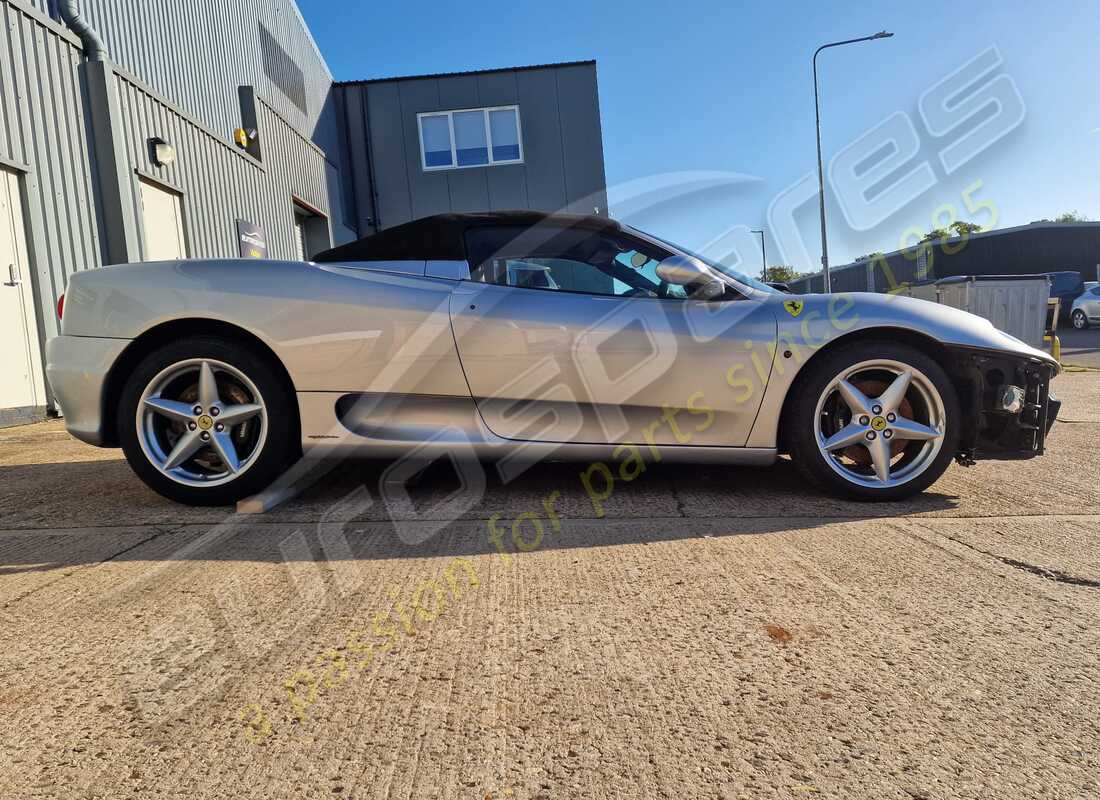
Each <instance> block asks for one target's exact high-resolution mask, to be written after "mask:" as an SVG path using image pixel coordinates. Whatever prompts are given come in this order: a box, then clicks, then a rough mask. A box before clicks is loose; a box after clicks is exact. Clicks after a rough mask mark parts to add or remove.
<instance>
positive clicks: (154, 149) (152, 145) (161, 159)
mask: <svg viewBox="0 0 1100 800" xmlns="http://www.w3.org/2000/svg"><path fill="white" fill-rule="evenodd" d="M149 154H150V156H152V159H153V163H154V164H155V165H156V166H158V167H167V166H168V165H169V164H172V163H174V162H175V160H176V148H174V147H172V145H170V144H168V142H166V141H164V140H163V139H160V138H157V137H153V138H152V139H150V140H149Z"/></svg>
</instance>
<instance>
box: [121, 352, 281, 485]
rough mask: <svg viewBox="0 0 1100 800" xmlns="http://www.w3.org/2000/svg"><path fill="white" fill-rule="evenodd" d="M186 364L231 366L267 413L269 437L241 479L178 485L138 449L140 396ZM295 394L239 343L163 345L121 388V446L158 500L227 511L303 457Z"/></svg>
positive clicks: (270, 367) (267, 364)
mask: <svg viewBox="0 0 1100 800" xmlns="http://www.w3.org/2000/svg"><path fill="white" fill-rule="evenodd" d="M189 359H212V360H215V361H220V362H223V363H225V364H228V365H230V366H232V367H233V368H235V369H237V370H239V371H240V372H241V373H243V374H244V375H246V376H247V377H248V379H249V380H251V381H252V383H253V384H255V386H256V388H257V389H258V390H259V392H260V394H261V395H262V398H263V405H264V406H265V407H266V410H267V435H266V437H265V438H264V440H263V442H262V444H260V445H258V447H259V449H258V451H256V453H255V457H254V459H253V460H252V461H251V463H250V464H249V465H248V467H247V469H246V470H243V471H242V472H241V474H240V475H238V476H236V477H232V478H231V479H229V480H228V482H225V483H221V484H219V485H216V486H192V485H187V484H183V483H179V482H177V481H175V480H173V479H172V478H171V477H169V476H167V475H165V474H164V473H163V472H161V470H160V468H159V467H158V466H156V465H155V464H154V463H152V462H151V461H150V459H149V457H148V456H147V455H146V454H145V451H144V450H143V449H142V445H141V442H140V441H139V438H138V430H137V427H138V426H137V422H136V421H137V407H138V403H139V402H140V401H141V397H142V394H143V393H144V392H145V389H146V387H147V386H149V384H150V382H151V381H153V380H154V378H155V377H156V376H157V375H158V374H160V373H161V372H162V370H165V369H166V368H168V367H170V366H172V365H174V364H177V363H179V362H181V361H186V360H189ZM297 413H298V412H297V406H296V403H295V398H294V393H293V390H292V389H291V388H290V387H288V386H287V385H286V381H285V379H284V378H282V377H281V376H280V374H279V372H278V371H277V368H276V367H275V365H273V364H271V363H270V357H269V356H267V355H266V354H264V353H262V352H260V351H259V350H258V349H257V348H255V347H253V346H251V345H249V344H247V343H243V342H239V341H233V340H230V339H224V338H219V337H213V336H191V337H187V338H185V339H182V340H180V341H177V342H172V343H170V344H166V345H164V346H162V347H160V348H158V349H156V350H154V351H153V352H151V353H150V354H149V355H147V356H146V357H145V358H144V359H142V361H141V362H140V363H139V364H138V366H137V368H136V369H135V370H134V371H133V373H132V374H131V375H130V377H129V378H128V379H127V381H126V384H125V386H124V387H123V390H122V394H121V397H120V401H119V407H118V410H117V425H118V427H117V430H118V438H119V443H120V444H121V446H122V450H123V452H124V453H125V454H126V460H127V461H128V462H129V463H130V467H131V468H132V469H133V470H134V472H135V473H137V476H138V477H139V478H141V479H142V481H144V482H145V484H146V485H148V486H149V488H151V489H153V490H154V491H155V492H157V493H158V494H161V495H163V496H164V497H167V498H168V499H169V500H175V501H176V502H179V503H185V504H187V505H192V506H220V505H229V504H232V503H234V502H236V501H237V500H240V499H241V498H244V497H248V496H250V495H253V494H255V493H257V492H258V491H260V490H261V489H263V488H264V487H266V486H267V485H268V484H270V483H271V482H272V481H273V480H275V478H277V477H278V476H279V475H280V474H282V472H283V471H284V470H285V469H286V468H287V467H288V466H290V464H291V463H292V461H293V460H294V458H295V457H296V456H297V455H298V454H299V453H300V452H301V442H300V441H297V440H296V437H297V430H298V425H297Z"/></svg>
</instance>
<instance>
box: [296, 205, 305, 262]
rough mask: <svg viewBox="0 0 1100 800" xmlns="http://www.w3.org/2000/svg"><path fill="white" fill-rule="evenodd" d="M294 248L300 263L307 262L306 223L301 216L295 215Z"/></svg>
mask: <svg viewBox="0 0 1100 800" xmlns="http://www.w3.org/2000/svg"><path fill="white" fill-rule="evenodd" d="M294 248H295V252H296V253H297V256H298V260H299V261H306V260H307V259H306V221H305V218H303V217H302V215H301V214H295V215H294Z"/></svg>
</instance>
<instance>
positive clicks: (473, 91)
mask: <svg viewBox="0 0 1100 800" xmlns="http://www.w3.org/2000/svg"><path fill="white" fill-rule="evenodd" d="M436 83H437V85H438V87H439V102H438V105H437V109H438V110H443V111H453V110H455V109H460V108H478V107H480V106H482V105H484V103H483V102H482V101H481V100H480V98H479V97H478V91H477V89H478V86H477V76H475V75H456V76H454V77H450V78H439V79H438V80H437V81H436ZM433 110H434V109H433ZM418 146H419V145H418ZM487 172H492V170H487V169H456V170H448V171H447V172H446V173H444V174H446V176H447V185H448V190H449V192H450V208H449V209H448V210H450V211H485V210H486V209H488V208H489V183H488V179H487V176H486V173H487Z"/></svg>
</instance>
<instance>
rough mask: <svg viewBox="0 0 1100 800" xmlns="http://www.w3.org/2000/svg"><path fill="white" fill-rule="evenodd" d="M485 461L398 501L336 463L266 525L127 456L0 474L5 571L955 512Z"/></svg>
mask: <svg viewBox="0 0 1100 800" xmlns="http://www.w3.org/2000/svg"><path fill="white" fill-rule="evenodd" d="M481 466H482V467H483V476H484V486H483V488H482V487H478V486H473V487H471V486H469V485H467V486H466V487H465V489H463V487H462V485H461V481H459V480H458V479H457V477H456V474H455V472H454V471H453V470H451V469H449V468H446V467H437V466H433V467H432V468H430V469H429V470H428V471H427V472H425V473H423V474H421V475H420V476H418V478H417V479H415V480H413V481H412V482H411V485H410V484H406V485H404V488H403V491H402V490H398V492H397V494H398V495H399V497H398V499H397V500H394V499H393V496H392V495H393V490H392V487H390V486H388V485H387V484H385V483H384V481H383V477H384V476H385V475H386V471H387V468H388V467H389V465H388V464H386V463H380V462H377V461H359V460H355V461H344V462H334V463H332V464H327V465H325V467H326V469H325V470H324V471H323V472H322V473H321V474H319V475H314V476H313V477H314V480H315V482H314V483H313V484H312V485H311V486H309V488H307V489H305V490H304V491H303V492H302V493H301V494H300V495H299V496H297V497H295V498H293V499H292V500H290V501H288V502H286V503H285V504H284V505H282V506H280V507H279V508H277V509H275V510H273V511H270V512H268V513H267V514H263V515H239V514H236V513H234V510H233V509H231V508H189V507H186V506H181V505H178V504H176V503H172V502H171V501H168V500H166V499H164V498H162V497H160V496H158V495H156V494H154V493H153V492H151V491H150V490H148V489H147V488H146V487H145V486H144V485H143V484H142V483H141V482H140V481H139V480H138V479H137V478H136V477H135V476H134V475H133V474H132V473H131V472H130V470H129V468H128V466H127V465H126V463H125V461H122V460H110V461H95V462H77V463H60V464H33V465H20V466H11V467H0V532H2V531H7V532H8V533H0V575H4V574H13V573H17V572H23V571H38V570H48V569H56V568H60V567H67V566H76V565H79V564H89V563H98V562H103V561H107V560H111V561H120V560H123V561H125V560H134V561H142V560H156V561H161V560H169V561H170V560H177V559H181V560H219V561H225V560H239V561H242V562H244V561H282V560H293V559H296V558H307V559H311V560H316V561H321V560H339V559H355V560H363V561H369V560H377V559H391V558H437V557H456V556H473V555H483V554H487V553H493V552H501V551H507V552H511V553H518V552H520V551H521V550H522V549H523V548H524V547H527V548H530V550H532V551H533V550H548V549H572V548H589V547H606V546H612V545H623V544H650V543H657V542H663V541H672V540H683V539H695V538H699V539H702V538H707V537H727V536H737V535H744V534H768V533H782V532H787V531H790V530H805V529H808V528H813V527H817V526H819V525H824V524H828V523H830V522H836V521H839V520H847V519H853V518H893V517H897V516H901V515H909V514H925V513H930V512H932V513H934V512H943V511H950V510H952V509H954V508H956V506H957V498H954V497H952V496H949V495H946V494H942V493H939V492H935V491H929V492H925V493H923V494H921V495H918V496H917V497H914V498H911V499H909V500H906V501H902V502H899V503H859V502H853V501H846V500H842V499H839V498H834V497H831V496H828V495H826V494H824V493H822V492H821V491H819V490H817V489H814V488H811V487H808V486H806V484H805V483H804V482H803V481H802V479H801V478H800V476H799V475H798V474H797V472H796V470H795V469H794V467H793V465H791V464H790V462H789V461H786V460H780V461H779V462H778V463H777V464H776V465H775V466H773V467H770V468H739V467H716V466H713V465H710V466H700V465H683V464H676V465H672V464H655V465H652V466H650V467H649V468H648V469H647V470H646V471H645V473H643V474H642V475H641V476H639V477H638V478H637V479H635V480H634V481H631V482H623V481H621V480H619V481H617V482H616V485H615V486H613V487H604V486H602V485H601V486H600V491H599V492H597V493H596V494H597V497H596V498H594V497H593V496H592V492H591V491H588V490H586V487H585V486H584V485H583V483H582V481H581V474H582V472H584V470H585V469H586V467H587V465H585V464H566V463H543V464H536V465H534V466H532V467H531V468H530V469H528V470H527V471H526V472H524V473H523V474H522V475H521V476H519V477H518V478H517V479H516V480H513V481H511V482H509V483H508V484H503V483H501V481H500V478H499V476H498V475H497V473H496V470H495V468H494V467H493V466H492V465H489V464H485V465H481ZM468 483H469V482H468V481H467V484H468ZM551 511H552V512H553V514H551ZM489 520H493V523H492V525H493V527H490V524H489ZM203 537H206V538H205V539H204V545H203V546H200V547H197V548H196V547H193V546H192V545H193V543H194V542H196V541H197V540H199V539H200V538H203ZM288 537H299V539H300V540H302V541H304V542H305V543H306V547H305V548H304V549H303V548H298V550H297V551H295V552H298V553H299V555H293V554H290V555H288V553H289V552H290V551H288V549H287V547H285V546H284V545H285V542H286V540H287V538H288ZM153 539H156V540H157V541H156V542H153V541H152V540H153ZM207 540H208V541H207ZM146 542H149V544H148V545H146V544H145V543H146ZM334 542H335V543H336V544H335V545H334V544H333V543H334ZM533 543H534V544H533Z"/></svg>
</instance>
